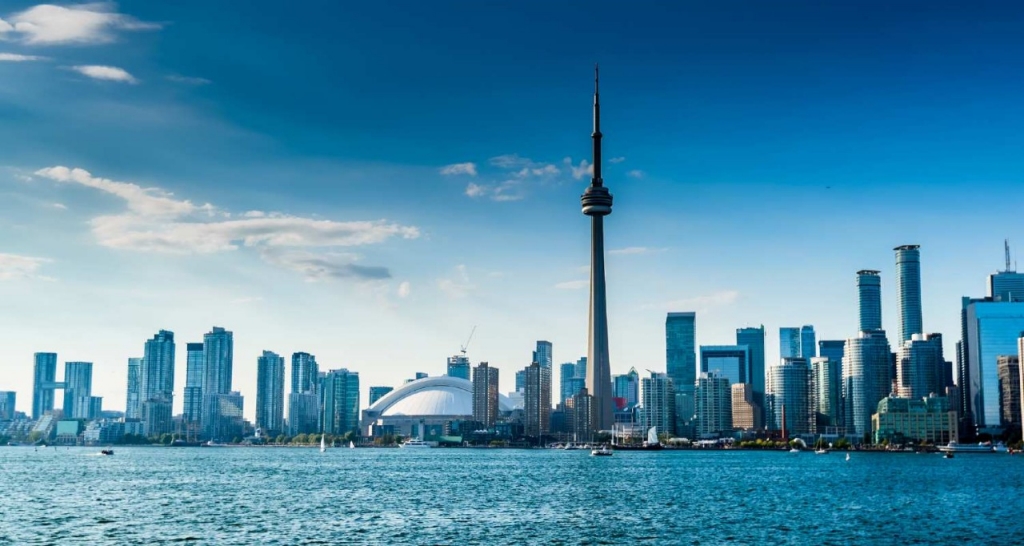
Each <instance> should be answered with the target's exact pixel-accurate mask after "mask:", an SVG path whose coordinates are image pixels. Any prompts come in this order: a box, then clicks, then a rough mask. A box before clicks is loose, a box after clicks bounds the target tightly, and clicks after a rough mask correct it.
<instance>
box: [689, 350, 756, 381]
mask: <svg viewBox="0 0 1024 546" xmlns="http://www.w3.org/2000/svg"><path fill="white" fill-rule="evenodd" d="M700 371H701V373H708V372H714V373H715V375H716V376H718V377H724V378H726V379H727V380H729V384H730V385H732V384H736V383H750V381H751V375H752V371H751V366H750V348H749V347H747V346H746V345H701V346H700Z"/></svg>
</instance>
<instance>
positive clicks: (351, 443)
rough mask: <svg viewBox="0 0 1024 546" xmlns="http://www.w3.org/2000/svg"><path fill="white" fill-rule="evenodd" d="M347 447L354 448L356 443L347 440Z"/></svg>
mask: <svg viewBox="0 0 1024 546" xmlns="http://www.w3.org/2000/svg"><path fill="white" fill-rule="evenodd" d="M348 448H349V449H355V448H356V443H355V442H352V441H349V443H348Z"/></svg>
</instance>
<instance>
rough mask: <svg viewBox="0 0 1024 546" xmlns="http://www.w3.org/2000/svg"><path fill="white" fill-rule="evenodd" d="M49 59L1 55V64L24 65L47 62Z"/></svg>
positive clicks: (14, 54) (35, 56) (10, 54)
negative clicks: (29, 62)
mask: <svg viewBox="0 0 1024 546" xmlns="http://www.w3.org/2000/svg"><path fill="white" fill-rule="evenodd" d="M46 60H49V59H48V58H47V57H40V56H39V55H19V54H17V53H0V62H8V63H23V62H27V61H46Z"/></svg>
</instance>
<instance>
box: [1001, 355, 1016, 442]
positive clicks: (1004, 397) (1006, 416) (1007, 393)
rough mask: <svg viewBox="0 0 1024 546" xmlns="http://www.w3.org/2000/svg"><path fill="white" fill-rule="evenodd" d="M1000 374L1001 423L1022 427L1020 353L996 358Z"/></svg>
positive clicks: (1007, 425) (1005, 425)
mask: <svg viewBox="0 0 1024 546" xmlns="http://www.w3.org/2000/svg"><path fill="white" fill-rule="evenodd" d="M996 370H997V375H998V376H999V425H1000V426H1002V427H1005V428H1010V427H1013V428H1020V427H1021V413H1020V412H1021V409H1020V405H1021V399H1020V394H1021V378H1020V358H1019V355H1000V356H999V358H998V359H996Z"/></svg>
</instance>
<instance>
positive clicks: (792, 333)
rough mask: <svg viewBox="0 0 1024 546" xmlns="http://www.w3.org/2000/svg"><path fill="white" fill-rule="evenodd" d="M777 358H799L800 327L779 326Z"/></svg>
mask: <svg viewBox="0 0 1024 546" xmlns="http://www.w3.org/2000/svg"><path fill="white" fill-rule="evenodd" d="M779 358H800V328H796V327H793V326H784V327H782V328H779Z"/></svg>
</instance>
